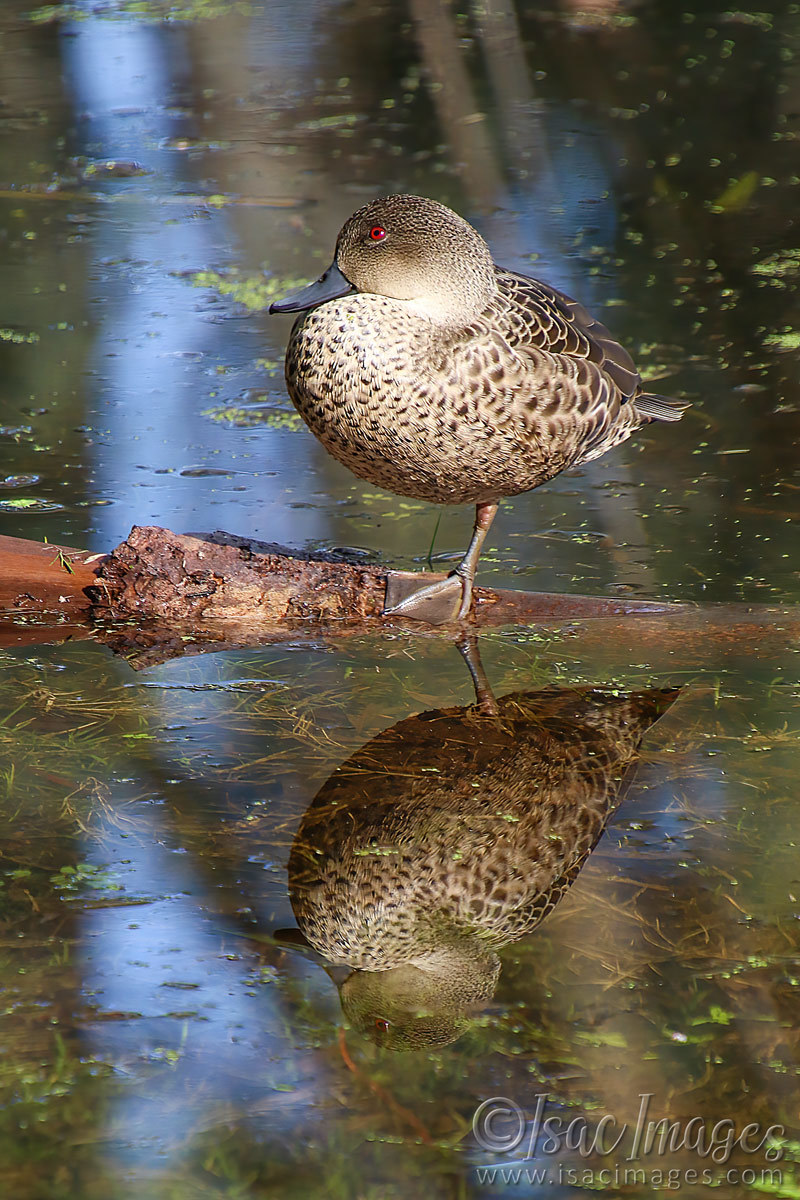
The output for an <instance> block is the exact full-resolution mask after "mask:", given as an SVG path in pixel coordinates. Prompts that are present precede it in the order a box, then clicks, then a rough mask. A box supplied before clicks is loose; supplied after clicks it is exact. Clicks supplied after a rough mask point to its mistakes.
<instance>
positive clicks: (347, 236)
mask: <svg viewBox="0 0 800 1200" xmlns="http://www.w3.org/2000/svg"><path fill="white" fill-rule="evenodd" d="M270 312H271V313H293V314H294V313H296V314H299V315H298V316H297V318H296V320H295V323H294V326H293V328H292V331H291V334H290V337H289V341H288V346H287V350H286V371H285V374H286V386H287V390H288V392H289V396H290V398H291V400H292V402H293V404H294V405H295V407H296V408H297V411H298V412H299V413H300V415H301V417H302V418H303V420H304V421H305V423H306V424H307V425H308V427H309V428H310V429H311V431H312V432H313V433H314V434H315V435H316V436H317V438H319V440H320V441H321V442H322V444H323V446H324V447H325V448H326V450H328V451H329V452H330V453H331V454H332V455H333V456H334V458H336V459H338V460H339V462H341V463H343V464H344V465H345V466H346V467H348V468H349V469H350V470H351V471H352V472H353V473H354V474H355V475H357V476H358V477H359V478H360V479H362V480H365V481H366V482H368V483H370V484H373V485H375V486H377V487H379V488H383V489H386V490H388V491H390V492H394V493H397V494H399V495H401V496H410V497H413V498H414V499H416V500H424V501H430V502H433V503H436V504H453V505H459V504H471V505H474V506H475V520H474V524H473V532H472V538H471V540H470V543H469V546H468V548H467V551H466V553H465V555H464V557H463V559H462V560H461V562H460V563H459V565H458V566H457V567H456V568H455V570H454V571H453V572H451V573H450V575H449V576H447V577H446V578H445V579H440V580H437V581H436V582H434V583H430V584H426V583H425V577H424V575H420V574H419V573H417V574H412V575H411V576H410V583H409V576H408V574H401V573H396V575H395V577H394V578H392V574H391V573H390V579H389V582H388V583H387V598H386V605H385V608H384V612H385V613H386V614H387V615H390V616H403V617H411V618H414V619H416V620H423V621H427V622H428V623H430V624H434V625H437V624H444V623H447V622H452V621H461V622H463V621H465V619H466V618H467V617H468V615H469V614H470V611H471V607H472V600H473V583H474V579H475V572H476V568H477V565H478V559H479V556H480V553H481V549H482V547H483V544H484V542H485V539H486V536H487V534H488V532H489V529H490V527H491V525H492V522H493V520H494V518H495V515H496V513H497V510H498V506H499V502H500V501H501V500H503V499H506V498H508V497H511V496H516V495H519V494H521V493H523V492H528V491H531V490H532V489H534V488H537V487H540V486H541V485H542V484H544V483H547V482H548V481H549V480H551V479H554V478H555V477H556V476H557V475H559V474H560V473H561V472H562V471H565V470H567V469H569V468H571V467H577V466H580V465H582V464H584V463H587V462H590V461H591V460H592V459H595V458H598V457H599V456H600V455H602V454H605V453H606V451H608V450H611V449H613V447H615V446H618V445H620V443H622V442H624V441H626V440H627V439H628V438H629V437H630V436H631V434H633V433H634V432H635V431H636V430H637V429H639V428H640V427H641V426H643V425H648V424H650V423H651V422H654V421H656V422H660V421H676V420H678V419H679V418H680V416H681V415H682V413H683V411H684V409H685V408H686V407H687V405H686V404H685V403H684V402H682V401H680V400H675V399H671V398H669V397H665V396H661V395H656V394H653V393H650V392H647V391H646V390H645V389H644V386H643V383H642V379H641V376H640V375H639V372H638V371H637V369H636V367H635V365H634V363H633V360H632V358H631V356H630V354H629V353H628V351H627V350H625V349H624V347H623V346H621V345H620V344H619V343H618V342H617V341H615V340H614V338H613V337H612V335H611V334H610V333H609V331H608V329H606V327H605V326H604V325H603V324H601V323H600V322H599V321H598V320H596V318H594V317H593V316H592V315H591V314H590V313H589V312H588V311H587V309H586V308H584V306H583V305H582V304H580V303H579V302H578V301H577V300H573V299H572V298H571V297H570V296H568V295H566V294H565V293H564V292H560V291H558V290H557V289H556V288H554V287H552V286H551V285H550V284H548V283H545V282H543V281H542V280H539V279H535V278H533V277H530V276H527V275H521V274H519V273H517V272H515V271H510V270H506V269H504V268H503V267H500V266H497V265H496V264H495V262H494V260H493V258H492V253H491V251H490V249H489V246H488V244H487V243H486V241H485V240H484V238H483V237H482V236H481V235H480V233H478V231H477V230H476V229H475V228H474V227H473V226H472V225H470V224H469V222H468V221H466V220H464V218H463V217H461V216H459V214H458V213H456V212H454V211H453V210H452V209H450V208H447V207H446V206H445V205H444V204H440V203H439V202H438V201H436V200H430V199H427V198H426V197H424V196H414V195H405V194H397V195H388V196H382V197H380V198H378V199H376V200H372V201H371V202H370V203H368V204H365V205H364V206H363V207H362V208H360V209H358V211H357V212H355V213H354V214H353V215H352V216H351V217H350V218H349V219H348V220H347V221H346V222H345V224H344V225H343V227H342V229H341V231H340V233H339V235H338V238H337V240H336V249H335V254H334V259H333V262H332V263H331V265H330V266H329V267H328V268H327V270H326V271H324V273H323V274H322V275H321V276H320V278H319V279H317V280H316V282H314V283H312V284H310V285H309V286H307V287H305V288H303V289H302V290H300V291H298V292H295V293H292V294H291V295H289V296H286V297H285V298H284V299H281V300H277V301H275V302H274V303H273V304H272V305H271V306H270Z"/></svg>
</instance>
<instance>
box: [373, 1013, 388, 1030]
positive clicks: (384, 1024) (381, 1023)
mask: <svg viewBox="0 0 800 1200" xmlns="http://www.w3.org/2000/svg"><path fill="white" fill-rule="evenodd" d="M375 1028H376V1029H377V1031H378V1033H388V1032H389V1022H388V1021H386V1020H384V1019H383V1017H376V1018H375Z"/></svg>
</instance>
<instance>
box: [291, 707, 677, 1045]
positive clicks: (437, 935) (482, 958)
mask: <svg viewBox="0 0 800 1200" xmlns="http://www.w3.org/2000/svg"><path fill="white" fill-rule="evenodd" d="M677 695H678V689H674V688H665V689H652V690H647V691H640V692H634V693H630V694H628V695H626V694H620V693H614V692H610V691H606V690H602V689H593V688H581V689H578V688H575V689H573V688H547V689H544V690H542V691H538V692H528V693H525V692H518V693H513V694H511V695H508V696H505V697H503V698H501V699H500V700H499V701H498V702H497V712H496V714H494V715H492V714H487V713H486V712H484V711H483V710H482V709H481V707H480V705H478V704H476V705H472V706H471V707H469V708H447V709H439V710H435V711H433V712H427V713H422V714H420V715H417V716H413V717H409V718H407V719H406V720H404V721H401V722H400V723H399V724H397V725H395V726H393V727H392V728H391V729H388V730H384V732H383V733H381V734H379V735H378V736H377V737H376V738H374V739H373V740H372V741H370V742H368V743H367V745H365V746H363V747H362V748H361V749H360V750H358V751H357V752H356V753H355V754H354V755H353V756H352V757H351V758H350V759H348V760H347V762H345V763H343V764H342V765H341V766H340V767H339V768H338V769H337V770H336V771H335V773H334V774H333V775H332V776H331V778H330V779H329V780H328V781H327V783H325V784H324V785H323V787H322V788H321V790H320V791H319V792H318V793H317V795H316V797H315V798H314V800H313V801H312V803H311V805H310V807H309V808H308V810H307V812H306V813H305V815H304V816H303V819H302V821H301V822H300V826H299V828H298V830H297V833H296V835H295V838H294V842H293V845H292V849H291V853H290V857H289V894H290V897H291V902H292V907H293V910H294V913H295V917H296V919H297V923H298V926H299V928H300V930H301V932H302V934H303V935H304V936H305V939H306V940H307V942H308V943H309V944H310V945H311V946H312V947H313V948H314V949H315V950H316V951H317V952H318V953H319V954H321V955H322V956H323V958H324V959H325V960H327V962H328V963H330V964H331V965H332V967H333V968H336V972H335V973H338V975H339V983H340V987H341V1000H342V1006H343V1009H344V1011H345V1014H346V1015H347V1017H348V1019H349V1020H350V1022H351V1023H352V1024H353V1025H354V1026H356V1027H357V1028H359V1029H360V1030H361V1031H362V1032H364V1033H365V1034H366V1035H367V1036H369V1037H371V1038H372V1039H373V1040H375V1041H377V1042H379V1043H380V1044H383V1045H387V1046H390V1047H393V1048H395V1049H409V1048H414V1047H416V1046H421V1045H433V1044H439V1045H443V1044H445V1043H447V1042H449V1041H452V1040H453V1039H454V1038H456V1037H458V1036H459V1035H460V1034H461V1033H462V1032H463V1031H464V1029H465V1028H466V1027H467V1025H468V1024H469V1021H470V1018H471V1016H474V1014H475V1013H476V1012H477V1011H479V1010H480V1008H481V1007H482V1006H483V1005H485V1004H486V1003H487V1002H488V1001H489V1000H490V999H491V997H492V995H493V994H494V989H495V985H496V983H497V979H498V975H499V971H500V960H499V959H498V957H497V954H496V951H497V949H498V948H499V947H501V946H503V945H505V944H506V943H508V942H512V941H515V940H516V939H518V938H521V937H523V936H524V935H525V934H528V933H530V932H531V930H533V929H534V928H535V927H536V926H537V925H538V924H539V922H540V921H542V920H543V919H544V917H546V916H547V914H548V913H549V912H550V911H551V910H552V909H553V908H554V906H555V905H556V903H557V902H558V900H559V899H560V898H561V896H563V895H564V893H565V892H566V890H567V888H568V887H569V886H570V884H571V883H572V882H573V880H574V879H575V877H576V875H577V874H578V872H579V871H580V869H581V867H582V865H583V863H584V862H585V860H586V858H587V856H588V855H589V854H590V853H591V851H592V849H593V848H594V846H595V844H596V843H597V841H598V839H599V837H600V835H601V833H602V832H603V829H604V828H605V825H606V822H607V821H608V818H609V816H610V815H611V813H612V812H613V811H614V809H615V807H616V806H617V804H618V802H619V800H620V789H621V784H622V782H623V780H624V778H625V777H626V776H627V773H628V769H629V768H630V767H631V766H632V765H633V763H634V762H635V761H636V756H637V750H638V747H639V743H640V742H641V739H642V737H643V736H644V734H645V732H646V731H647V729H648V728H649V727H650V726H651V725H652V724H653V723H654V722H655V721H656V720H658V718H659V716H661V714H662V713H663V712H664V711H665V710H666V709H667V708H669V706H670V705H671V704H672V703H673V701H674V700H675V698H676V697H677ZM344 968H347V970H346V971H345V970H344ZM332 973H333V972H332Z"/></svg>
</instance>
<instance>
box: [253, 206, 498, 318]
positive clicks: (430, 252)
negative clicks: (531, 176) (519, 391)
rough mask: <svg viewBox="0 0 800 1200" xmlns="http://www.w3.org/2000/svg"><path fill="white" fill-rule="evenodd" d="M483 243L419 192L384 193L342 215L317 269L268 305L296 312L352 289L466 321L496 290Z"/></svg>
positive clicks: (449, 212)
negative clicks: (305, 283)
mask: <svg viewBox="0 0 800 1200" xmlns="http://www.w3.org/2000/svg"><path fill="white" fill-rule="evenodd" d="M495 287H496V284H495V272H494V264H493V262H492V256H491V253H490V251H489V247H488V246H487V245H486V242H485V241H484V240H483V238H482V237H481V235H480V234H479V233H478V232H477V230H475V229H473V228H472V226H471V225H470V224H468V222H467V221H465V220H464V219H463V217H460V216H459V215H458V213H454V212H453V211H452V209H449V208H446V207H445V205H444V204H438V203H437V202H436V201H435V200H427V199H426V198H425V197H424V196H405V195H399V196H383V197H381V199H379V200H373V201H372V202H371V203H370V204H365V205H364V207H363V208H360V209H359V210H358V212H356V213H353V215H352V217H350V219H349V220H348V221H346V222H345V224H344V226H343V227H342V230H341V232H340V233H339V237H338V238H337V241H336V256H335V258H334V261H333V263H332V264H331V266H330V267H329V268H328V270H327V271H325V272H324V274H323V275H321V276H320V278H319V279H318V280H317V281H316V283H312V284H311V285H310V286H309V287H307V288H304V289H303V290H302V291H301V292H296V293H295V294H294V295H292V296H287V297H286V299H285V300H279V301H277V302H276V303H275V304H273V305H272V306H271V308H270V312H302V311H303V310H304V309H309V308H316V307H317V306H318V305H320V304H325V303H326V302H327V301H329V300H334V299H337V298H338V297H340V296H345V295H348V294H349V293H351V292H366V293H372V294H373V295H377V296H387V297H390V298H391V299H393V300H399V301H402V302H404V303H406V304H408V306H409V308H411V309H413V310H415V311H417V312H419V313H421V314H424V315H426V316H428V317H429V318H430V319H431V320H433V321H434V322H436V323H437V324H443V325H467V324H469V323H470V322H471V321H474V320H475V319H476V318H477V317H478V316H479V315H480V314H481V313H482V312H483V310H484V309H485V308H486V306H487V304H488V303H489V301H490V299H491V297H492V295H493V293H494V290H495Z"/></svg>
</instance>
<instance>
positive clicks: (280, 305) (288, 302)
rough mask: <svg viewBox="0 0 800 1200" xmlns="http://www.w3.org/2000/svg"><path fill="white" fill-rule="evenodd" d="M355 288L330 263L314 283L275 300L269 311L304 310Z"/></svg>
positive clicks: (345, 294)
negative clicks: (282, 298)
mask: <svg viewBox="0 0 800 1200" xmlns="http://www.w3.org/2000/svg"><path fill="white" fill-rule="evenodd" d="M355 290H356V289H355V288H354V287H353V285H352V283H351V282H350V280H349V279H345V277H344V275H343V274H342V272H341V271H340V270H339V268H338V267H337V265H336V263H335V262H334V263H331V265H330V266H329V267H328V269H327V271H326V272H325V274H324V275H320V277H319V279H318V280H317V281H316V283H310V284H309V285H308V287H305V288H303V289H302V290H301V291H299V292H292V294H291V296H287V297H286V298H285V299H284V300H276V301H275V303H274V304H270V306H269V311H270V312H271V313H293V312H305V310H306V309H308V308H316V307H317V305H319V304H325V303H326V302H327V301H328V300H338V298H339V297H340V296H347V295H348V294H349V293H350V292H354V291H355Z"/></svg>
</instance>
